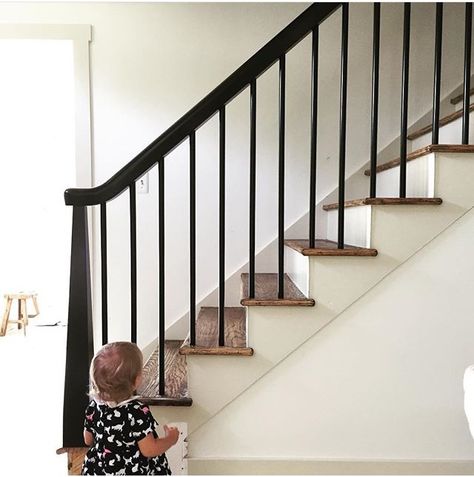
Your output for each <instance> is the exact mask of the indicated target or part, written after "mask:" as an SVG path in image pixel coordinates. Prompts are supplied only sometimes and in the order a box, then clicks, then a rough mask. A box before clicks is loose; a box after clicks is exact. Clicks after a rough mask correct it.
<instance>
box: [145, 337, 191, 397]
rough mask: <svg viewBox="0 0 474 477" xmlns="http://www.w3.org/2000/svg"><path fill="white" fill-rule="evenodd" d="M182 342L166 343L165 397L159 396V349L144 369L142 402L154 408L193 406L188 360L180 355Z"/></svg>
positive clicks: (172, 341)
mask: <svg viewBox="0 0 474 477" xmlns="http://www.w3.org/2000/svg"><path fill="white" fill-rule="evenodd" d="M181 344H182V341H177V340H167V341H165V395H164V396H160V395H159V389H158V375H159V369H158V368H159V356H158V347H157V348H156V349H155V351H153V353H152V355H151V356H150V358H149V359H148V361H147V362H146V364H145V366H144V367H143V381H142V384H141V386H140V389H138V395H139V396H140V400H141V401H143V402H144V403H146V404H150V405H154V406H191V404H192V402H193V401H192V399H191V398H190V397H189V396H188V380H187V372H186V358H185V357H184V356H181V355H180V354H179V348H180V346H181Z"/></svg>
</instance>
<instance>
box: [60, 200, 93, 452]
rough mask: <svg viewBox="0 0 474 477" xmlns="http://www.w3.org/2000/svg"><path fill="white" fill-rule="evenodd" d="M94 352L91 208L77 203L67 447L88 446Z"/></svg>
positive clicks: (66, 405) (65, 416)
mask: <svg viewBox="0 0 474 477" xmlns="http://www.w3.org/2000/svg"><path fill="white" fill-rule="evenodd" d="M93 354H94V347H93V338H92V305H91V278H90V263H89V237H88V228H87V208H86V207H78V206H76V207H74V209H73V218H72V246H71V275H70V288H69V313H68V330H67V354H66V376H65V382H64V411H63V447H82V446H84V441H83V437H82V430H83V424H84V410H85V408H86V406H87V403H88V401H89V398H88V396H87V392H88V385H89V365H90V362H91V360H92V357H93Z"/></svg>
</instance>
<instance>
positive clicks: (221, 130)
mask: <svg viewBox="0 0 474 477" xmlns="http://www.w3.org/2000/svg"><path fill="white" fill-rule="evenodd" d="M224 312H225V107H224V106H223V107H222V108H220V109H219V346H225V334H224V333H225V322H224Z"/></svg>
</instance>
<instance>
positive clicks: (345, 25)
mask: <svg viewBox="0 0 474 477" xmlns="http://www.w3.org/2000/svg"><path fill="white" fill-rule="evenodd" d="M348 37H349V4H348V3H343V4H342V33H341V84H340V102H341V104H340V118H339V205H338V227H337V228H338V232H337V248H344V200H345V179H346V177H345V176H346V119H347V54H348Z"/></svg>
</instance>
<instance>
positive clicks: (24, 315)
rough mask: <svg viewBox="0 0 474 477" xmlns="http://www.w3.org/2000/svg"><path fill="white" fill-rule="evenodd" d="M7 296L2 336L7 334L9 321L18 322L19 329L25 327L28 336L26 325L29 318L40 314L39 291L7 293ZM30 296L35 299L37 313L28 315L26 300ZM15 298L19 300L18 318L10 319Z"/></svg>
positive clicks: (0, 334)
mask: <svg viewBox="0 0 474 477" xmlns="http://www.w3.org/2000/svg"><path fill="white" fill-rule="evenodd" d="M4 296H5V299H6V306H5V313H4V314H3V320H2V326H1V328H0V336H5V334H6V332H7V328H8V323H17V324H18V329H19V330H21V328H22V327H23V333H24V335H25V336H26V326H27V325H28V318H29V317H30V318H32V317H34V316H36V315H38V314H39V308H38V301H37V299H36V298H37V296H38V294H37V293H23V292H20V293H7V294H6V295H4ZM28 298H30V299H31V300H32V301H33V306H34V308H35V314H34V315H30V316H29V317H28V312H27V308H26V300H28ZM13 300H18V320H10V310H11V308H12V303H13Z"/></svg>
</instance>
